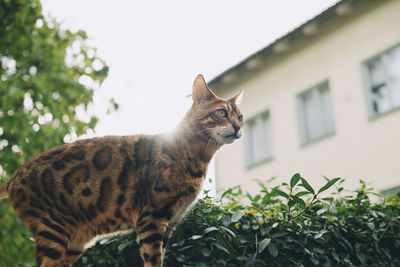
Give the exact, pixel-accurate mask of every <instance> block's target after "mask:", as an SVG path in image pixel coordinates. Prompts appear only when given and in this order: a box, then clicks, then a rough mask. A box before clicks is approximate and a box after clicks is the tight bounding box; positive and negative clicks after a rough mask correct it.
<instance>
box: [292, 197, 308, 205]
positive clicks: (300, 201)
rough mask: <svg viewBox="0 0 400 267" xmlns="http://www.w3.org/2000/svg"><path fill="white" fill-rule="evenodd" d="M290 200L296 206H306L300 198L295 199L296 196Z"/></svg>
mask: <svg viewBox="0 0 400 267" xmlns="http://www.w3.org/2000/svg"><path fill="white" fill-rule="evenodd" d="M292 199H293V201H294V202H295V203H296V204H299V205H300V206H301V207H303V208H304V207H305V206H306V203H305V202H304V200H302V199H301V198H299V197H296V196H292Z"/></svg>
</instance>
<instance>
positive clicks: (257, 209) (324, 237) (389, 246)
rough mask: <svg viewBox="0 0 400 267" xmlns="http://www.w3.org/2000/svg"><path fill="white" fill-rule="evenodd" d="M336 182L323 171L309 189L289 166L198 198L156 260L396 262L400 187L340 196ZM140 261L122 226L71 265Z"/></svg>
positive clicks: (200, 263)
mask: <svg viewBox="0 0 400 267" xmlns="http://www.w3.org/2000/svg"><path fill="white" fill-rule="evenodd" d="M342 183H343V180H341V179H339V178H336V179H332V180H328V179H327V183H326V185H325V186H324V187H322V188H320V189H319V190H318V191H317V190H314V189H313V188H312V187H311V186H310V185H309V184H308V183H307V181H306V180H305V179H304V178H302V177H301V176H300V175H298V174H296V175H294V176H293V177H292V179H291V180H290V183H289V184H286V183H284V184H282V186H280V187H274V188H270V187H268V186H267V185H265V184H263V183H259V184H260V186H261V191H260V194H258V195H256V196H251V195H249V194H247V193H244V192H243V191H242V190H241V188H240V187H235V188H232V189H229V190H228V191H226V192H225V193H224V194H223V195H222V198H221V200H219V201H216V200H212V199H211V198H209V197H206V198H204V199H200V200H199V201H198V202H197V203H196V204H195V205H194V206H193V207H192V209H191V210H190V211H189V212H188V214H187V215H186V216H185V218H184V219H183V221H182V222H181V223H180V224H179V226H178V227H177V229H176V231H175V232H174V234H173V236H172V238H171V239H170V242H169V244H168V247H167V252H166V258H165V262H164V265H165V266H169V267H176V266H400V220H399V219H400V203H399V198H400V193H399V194H397V195H396V196H391V197H389V198H387V199H386V200H384V201H380V202H377V201H371V198H375V199H376V196H374V195H375V194H374V193H373V192H372V191H371V189H367V188H366V185H365V183H364V182H362V181H361V187H360V189H358V190H356V191H354V192H349V193H346V195H345V196H342V195H343V194H344V190H343V187H342ZM333 185H334V187H336V191H335V192H333V193H330V195H329V196H328V197H320V193H322V192H323V191H325V190H327V189H328V188H329V187H332V186H333ZM331 189H332V188H331ZM241 203H247V204H246V205H245V204H241ZM142 264H143V263H142V261H141V259H140V255H139V247H138V243H137V240H136V236H135V234H127V235H119V236H114V237H111V238H105V239H101V240H100V241H98V242H97V243H96V245H95V246H93V247H92V248H90V249H88V250H86V252H85V253H84V255H83V256H82V257H81V258H80V259H79V261H78V262H76V263H75V264H74V266H75V267H77V266H89V267H90V266H121V267H122V266H141V265H142Z"/></svg>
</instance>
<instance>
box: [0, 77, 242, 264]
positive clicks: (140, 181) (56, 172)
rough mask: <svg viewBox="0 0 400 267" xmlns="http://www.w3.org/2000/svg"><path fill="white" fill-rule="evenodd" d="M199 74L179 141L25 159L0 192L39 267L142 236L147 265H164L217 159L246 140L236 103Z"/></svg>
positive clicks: (88, 143) (152, 138)
mask: <svg viewBox="0 0 400 267" xmlns="http://www.w3.org/2000/svg"><path fill="white" fill-rule="evenodd" d="M240 95H241V92H239V93H238V94H236V95H235V96H233V97H232V98H230V99H228V100H223V99H221V98H219V97H217V96H216V95H215V94H214V93H213V92H212V91H211V90H210V89H209V88H208V86H207V84H206V82H205V80H204V78H203V76H202V75H198V76H197V77H196V78H195V80H194V83H193V93H192V99H193V104H192V106H191V108H190V109H189V111H188V112H187V113H186V115H185V116H184V118H183V120H182V122H181V123H180V124H179V125H178V127H177V129H176V130H175V132H174V134H170V135H167V134H159V135H132V136H106V137H96V138H90V139H83V140H79V141H76V142H74V143H70V144H65V145H62V146H59V147H55V148H53V149H50V150H48V151H46V152H43V153H41V154H39V155H37V156H36V157H34V158H33V159H30V160H28V161H27V162H26V163H25V164H24V165H23V166H22V167H21V168H20V169H18V170H17V171H16V173H15V174H14V175H13V176H12V178H11V179H10V180H9V181H8V182H6V183H4V184H2V185H1V186H0V198H6V197H7V196H8V197H9V198H10V201H11V204H12V206H13V207H14V209H15V211H16V214H17V215H18V216H19V217H20V218H21V220H22V221H23V222H24V224H25V225H26V227H27V228H28V229H29V230H30V231H31V232H32V235H33V237H34V240H35V249H36V260H37V266H43V267H44V266H46V267H48V266H70V265H71V264H72V263H73V262H74V261H75V260H76V259H77V258H78V257H79V256H80V255H81V253H82V251H83V249H84V245H85V244H87V243H88V242H89V241H90V240H91V239H93V238H94V237H95V236H97V235H102V234H108V233H113V232H117V231H123V230H135V231H136V232H137V234H138V239H139V245H140V255H141V256H142V259H143V262H144V266H145V267H148V266H162V264H163V258H164V252H165V247H166V244H167V242H168V238H169V237H170V235H171V233H172V231H173V229H174V227H175V226H176V225H177V223H178V222H179V220H180V218H181V217H182V215H183V213H184V212H185V210H186V209H187V208H188V206H189V205H190V204H191V203H192V202H193V201H194V200H195V199H196V197H197V195H198V194H199V192H200V190H201V187H202V182H203V180H204V178H205V176H206V172H207V167H208V164H209V162H210V160H211V158H212V157H213V155H214V153H215V152H216V151H217V150H218V149H219V148H220V147H221V146H222V145H224V144H230V143H232V142H234V141H235V140H236V139H239V138H240V137H241V135H242V128H243V115H242V114H241V113H240V111H239V108H238V106H237V105H236V101H237V99H238V97H239V96H240Z"/></svg>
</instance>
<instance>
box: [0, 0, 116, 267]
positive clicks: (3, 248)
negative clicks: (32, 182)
mask: <svg viewBox="0 0 400 267" xmlns="http://www.w3.org/2000/svg"><path fill="white" fill-rule="evenodd" d="M107 72H108V68H107V66H106V65H105V63H104V62H103V60H102V59H100V58H99V57H98V56H97V55H96V49H94V48H92V47H90V45H88V42H87V35H86V33H85V32H84V31H78V32H71V31H69V30H65V29H62V27H61V25H60V24H59V23H58V22H57V21H55V20H54V19H49V18H44V17H43V15H42V8H41V4H40V2H39V0H0V180H1V178H2V180H3V181H4V180H6V179H8V178H9V177H10V176H11V175H12V174H13V173H14V172H15V170H16V169H17V168H18V167H20V166H21V165H22V164H23V163H24V162H25V161H26V160H27V159H29V158H31V157H33V156H34V155H35V154H37V153H39V152H42V151H44V150H47V149H49V148H51V147H54V146H56V145H60V144H62V143H64V142H65V141H69V140H72V139H73V138H75V137H77V136H80V135H82V134H84V133H86V132H87V131H88V130H91V129H93V128H94V127H95V125H96V122H97V118H96V117H94V116H91V117H90V116H88V115H87V114H86V112H85V111H86V109H87V106H88V104H90V103H91V101H92V97H93V91H94V89H96V88H97V87H99V86H100V84H101V83H102V81H103V80H104V79H105V78H106V76H107ZM0 209H1V210H0V225H1V228H0V265H2V266H3V265H4V264H5V265H6V266H15V264H14V263H15V262H24V261H29V260H32V259H33V257H32V256H33V246H32V241H29V239H28V238H26V237H27V236H29V235H28V234H27V232H26V231H25V230H22V229H24V227H23V226H22V225H21V223H19V222H18V223H15V221H16V220H17V219H16V217H15V214H14V213H13V212H12V211H11V209H10V208H8V202H5V201H3V202H2V203H0ZM22 240H27V241H25V242H23V241H22ZM26 251H29V252H26ZM5 256H7V257H6V258H7V259H8V260H10V259H15V261H12V262H8V261H7V259H5Z"/></svg>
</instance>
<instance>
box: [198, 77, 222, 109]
mask: <svg viewBox="0 0 400 267" xmlns="http://www.w3.org/2000/svg"><path fill="white" fill-rule="evenodd" d="M192 98H193V102H194V103H195V104H200V103H203V102H208V101H211V100H213V99H215V98H217V96H216V95H215V94H214V93H213V92H211V90H210V89H209V88H208V86H207V83H206V81H205V80H204V77H203V75H201V74H199V75H197V77H196V79H194V82H193V93H192Z"/></svg>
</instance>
